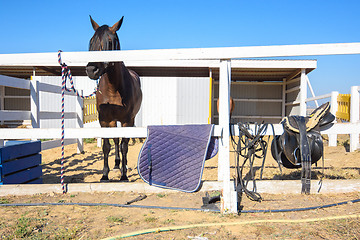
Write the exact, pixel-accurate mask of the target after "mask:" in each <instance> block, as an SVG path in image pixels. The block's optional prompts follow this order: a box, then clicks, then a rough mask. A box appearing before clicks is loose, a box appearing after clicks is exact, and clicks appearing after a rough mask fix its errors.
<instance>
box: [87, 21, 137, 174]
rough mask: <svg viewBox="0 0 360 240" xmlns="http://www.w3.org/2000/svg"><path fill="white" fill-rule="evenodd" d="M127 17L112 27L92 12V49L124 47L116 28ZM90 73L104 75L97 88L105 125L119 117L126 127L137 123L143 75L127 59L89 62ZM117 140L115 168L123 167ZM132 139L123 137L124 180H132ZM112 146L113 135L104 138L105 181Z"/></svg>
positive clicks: (118, 27)
mask: <svg viewBox="0 0 360 240" xmlns="http://www.w3.org/2000/svg"><path fill="white" fill-rule="evenodd" d="M123 19H124V17H122V18H121V19H120V21H118V22H117V23H115V24H114V25H113V26H112V27H109V26H107V25H103V26H101V27H99V25H98V24H97V23H96V22H95V21H94V20H93V19H92V18H91V16H90V21H91V25H92V27H93V28H94V30H95V34H94V36H93V37H92V38H91V39H90V44H89V51H109V50H120V41H119V38H118V35H117V34H116V32H117V31H118V30H119V29H120V27H121V24H122V22H123ZM86 74H87V75H88V77H89V78H91V79H94V80H97V79H98V78H99V77H100V82H99V85H98V90H97V92H96V107H97V109H98V113H99V122H100V125H101V127H116V126H117V121H119V122H121V126H122V127H133V126H134V119H135V115H136V114H137V112H138V111H139V109H140V105H141V101H142V92H141V87H140V78H139V76H138V75H137V74H136V73H135V72H134V71H132V70H129V69H127V68H126V67H125V65H124V63H123V62H89V63H88V64H87V66H86ZM114 143H115V166H114V170H119V169H120V155H119V138H114ZM128 143H129V138H123V139H122V140H121V145H120V150H121V155H122V163H121V179H120V180H121V181H124V180H128V178H127V176H126V170H127V167H126V165H127V157H126V156H127V152H128ZM110 147H111V146H110V143H109V139H108V138H104V142H103V153H104V168H103V176H102V178H101V181H108V180H109V178H108V174H109V171H110V170H109V164H108V157H109V152H110Z"/></svg>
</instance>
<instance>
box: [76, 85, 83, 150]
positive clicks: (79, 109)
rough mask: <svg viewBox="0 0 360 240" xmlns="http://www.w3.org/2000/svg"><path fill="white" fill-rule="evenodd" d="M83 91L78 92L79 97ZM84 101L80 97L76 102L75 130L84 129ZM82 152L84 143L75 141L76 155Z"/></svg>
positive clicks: (79, 140) (80, 140)
mask: <svg viewBox="0 0 360 240" xmlns="http://www.w3.org/2000/svg"><path fill="white" fill-rule="evenodd" d="M83 92H84V91H83V90H81V91H80V93H81V95H83ZM83 106H84V99H82V98H81V97H77V102H76V128H83V127H84V113H83ZM83 152H84V141H83V139H82V138H78V139H77V153H83Z"/></svg>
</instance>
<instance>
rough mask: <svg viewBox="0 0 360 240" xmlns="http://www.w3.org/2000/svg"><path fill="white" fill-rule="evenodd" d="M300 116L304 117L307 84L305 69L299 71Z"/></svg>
mask: <svg viewBox="0 0 360 240" xmlns="http://www.w3.org/2000/svg"><path fill="white" fill-rule="evenodd" d="M299 94H300V114H299V115H300V116H306V102H305V100H306V97H307V83H306V72H305V69H304V68H303V69H301V77H300V93H299Z"/></svg>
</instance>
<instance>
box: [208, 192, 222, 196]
mask: <svg viewBox="0 0 360 240" xmlns="http://www.w3.org/2000/svg"><path fill="white" fill-rule="evenodd" d="M209 195H210V197H216V196H220V195H221V192H220V191H214V192H212V193H210V194H209Z"/></svg>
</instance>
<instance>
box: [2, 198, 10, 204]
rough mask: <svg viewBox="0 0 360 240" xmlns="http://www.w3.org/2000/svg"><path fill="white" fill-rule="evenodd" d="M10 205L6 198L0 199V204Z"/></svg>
mask: <svg viewBox="0 0 360 240" xmlns="http://www.w3.org/2000/svg"><path fill="white" fill-rule="evenodd" d="M7 203H10V201H9V200H7V199H6V198H0V204H7Z"/></svg>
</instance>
